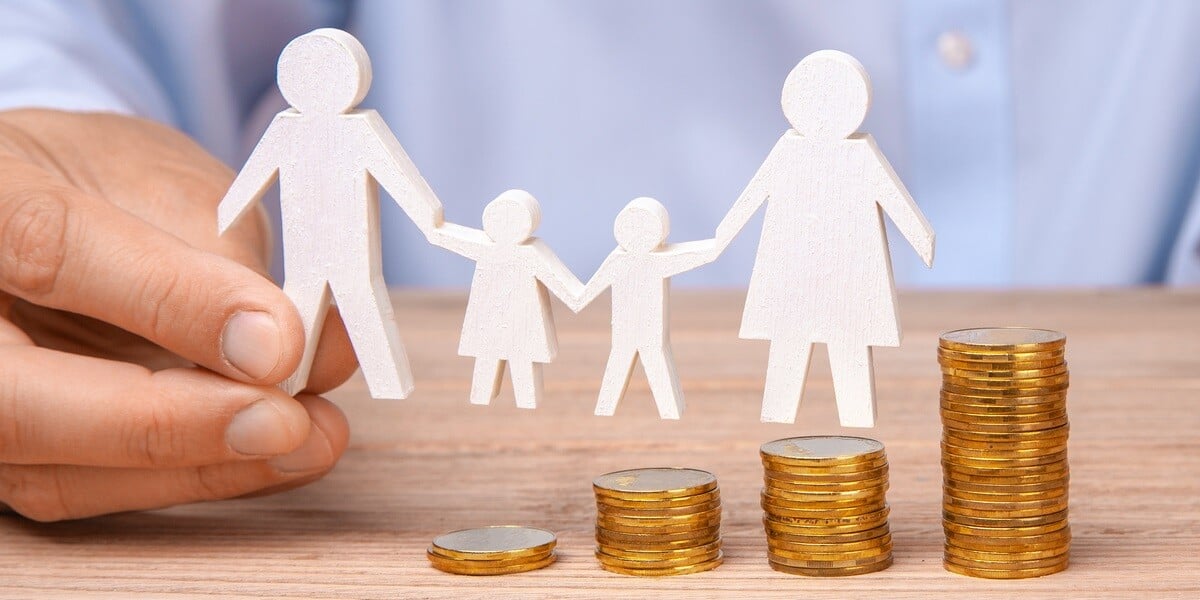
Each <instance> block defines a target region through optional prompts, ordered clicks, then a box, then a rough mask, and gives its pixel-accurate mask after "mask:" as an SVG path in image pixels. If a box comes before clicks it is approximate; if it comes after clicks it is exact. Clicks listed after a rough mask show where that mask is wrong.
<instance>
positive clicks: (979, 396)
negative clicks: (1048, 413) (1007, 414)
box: [938, 388, 1067, 408]
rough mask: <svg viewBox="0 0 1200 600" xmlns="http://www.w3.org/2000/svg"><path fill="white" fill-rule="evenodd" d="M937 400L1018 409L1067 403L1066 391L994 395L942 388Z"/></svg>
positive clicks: (986, 392)
mask: <svg viewBox="0 0 1200 600" xmlns="http://www.w3.org/2000/svg"><path fill="white" fill-rule="evenodd" d="M938 398H939V399H940V400H941V401H942V402H955V403H958V404H978V405H993V406H1019V407H1026V406H1028V407H1033V408H1036V407H1039V406H1045V405H1047V404H1055V403H1058V404H1063V405H1065V404H1066V402H1067V392H1066V390H1062V391H1058V392H1054V393H1051V394H1029V395H1020V394H1008V395H1004V394H1001V395H996V394H992V393H991V392H988V391H985V392H981V393H975V392H974V391H971V392H952V391H947V390H946V389H945V388H942V389H941V390H939V391H938Z"/></svg>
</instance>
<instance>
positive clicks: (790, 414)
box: [762, 340, 812, 423]
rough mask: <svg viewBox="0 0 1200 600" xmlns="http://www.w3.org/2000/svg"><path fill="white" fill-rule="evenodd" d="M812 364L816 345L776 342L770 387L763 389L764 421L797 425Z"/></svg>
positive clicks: (769, 365)
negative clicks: (801, 399) (795, 423)
mask: <svg viewBox="0 0 1200 600" xmlns="http://www.w3.org/2000/svg"><path fill="white" fill-rule="evenodd" d="M810 362H812V342H795V341H791V340H773V341H772V342H771V351H770V355H769V356H768V358H767V384H766V387H765V388H764V389H763V403H762V421H763V422H764V423H793V422H795V421H796V410H798V409H799V408H800V398H801V396H803V395H804V382H805V380H806V379H808V365H809V363H810Z"/></svg>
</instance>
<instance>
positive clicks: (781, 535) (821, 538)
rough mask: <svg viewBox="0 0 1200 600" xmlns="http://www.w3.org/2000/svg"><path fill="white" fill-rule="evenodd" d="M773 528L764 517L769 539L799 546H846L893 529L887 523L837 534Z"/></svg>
mask: <svg viewBox="0 0 1200 600" xmlns="http://www.w3.org/2000/svg"><path fill="white" fill-rule="evenodd" d="M773 527H775V525H772V524H770V523H768V522H767V520H766V518H765V517H764V518H763V529H764V530H765V531H766V533H767V538H768V539H770V540H775V541H778V542H787V543H798V544H844V543H852V542H861V541H864V540H870V539H874V538H878V537H880V536H882V535H884V534H888V533H891V529H890V527H889V526H888V524H887V523H883V524H882V525H879V526H878V527H873V528H871V529H863V530H860V531H849V532H835V533H830V532H828V531H821V530H819V529H796V530H793V531H781V530H779V529H773Z"/></svg>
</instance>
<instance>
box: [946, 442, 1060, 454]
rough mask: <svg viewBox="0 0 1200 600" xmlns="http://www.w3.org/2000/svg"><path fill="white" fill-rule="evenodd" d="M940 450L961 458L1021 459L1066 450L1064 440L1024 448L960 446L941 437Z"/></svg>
mask: <svg viewBox="0 0 1200 600" xmlns="http://www.w3.org/2000/svg"><path fill="white" fill-rule="evenodd" d="M942 451H943V452H946V453H949V454H953V455H954V456H961V457H963V458H981V459H988V458H992V459H1014V458H1015V459H1023V458H1040V457H1044V456H1053V455H1055V454H1063V453H1066V451H1067V444H1066V442H1061V443H1059V444H1058V445H1054V446H1040V447H1025V448H1011V447H1008V448H1004V447H1001V448H972V447H970V446H960V445H958V444H957V443H956V440H947V439H944V438H943V439H942Z"/></svg>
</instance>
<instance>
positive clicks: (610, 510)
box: [596, 498, 721, 519]
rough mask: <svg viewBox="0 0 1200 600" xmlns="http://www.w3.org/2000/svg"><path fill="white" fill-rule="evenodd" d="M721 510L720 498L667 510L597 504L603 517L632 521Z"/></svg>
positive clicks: (597, 509)
mask: <svg viewBox="0 0 1200 600" xmlns="http://www.w3.org/2000/svg"><path fill="white" fill-rule="evenodd" d="M719 508H721V500H720V499H719V498H718V499H716V500H713V501H711V502H706V503H704V504H692V505H688V506H674V507H667V508H626V507H624V506H610V505H607V504H604V503H602V502H597V503H596V512H598V513H600V514H602V515H609V516H616V517H627V518H631V519H639V518H662V517H681V516H687V515H696V514H701V513H706V512H710V511H713V510H716V509H719Z"/></svg>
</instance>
